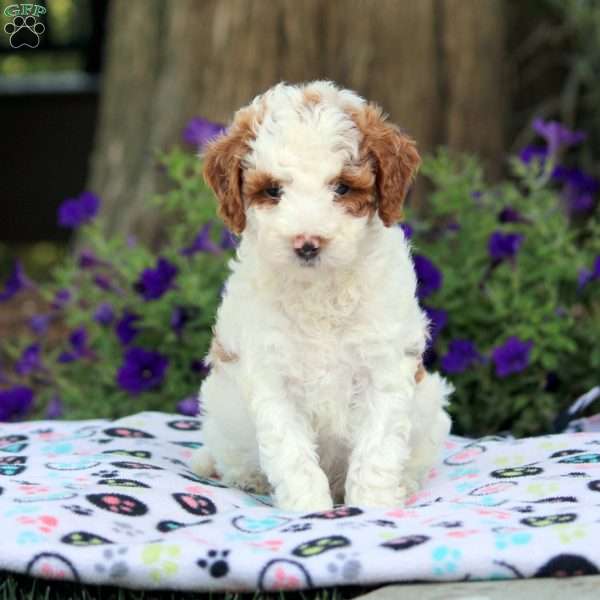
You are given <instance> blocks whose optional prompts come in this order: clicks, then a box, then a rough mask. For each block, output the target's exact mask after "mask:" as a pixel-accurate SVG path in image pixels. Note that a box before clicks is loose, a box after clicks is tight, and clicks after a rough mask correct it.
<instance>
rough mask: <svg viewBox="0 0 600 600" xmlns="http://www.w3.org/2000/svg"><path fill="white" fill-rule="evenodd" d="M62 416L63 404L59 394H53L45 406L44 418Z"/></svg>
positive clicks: (58, 417)
mask: <svg viewBox="0 0 600 600" xmlns="http://www.w3.org/2000/svg"><path fill="white" fill-rule="evenodd" d="M62 416H63V404H62V400H61V399H60V397H59V396H53V397H52V400H50V402H49V403H48V406H47V407H46V419H60V417H62Z"/></svg>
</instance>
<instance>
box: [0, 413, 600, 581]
mask: <svg viewBox="0 0 600 600" xmlns="http://www.w3.org/2000/svg"><path fill="white" fill-rule="evenodd" d="M201 440H202V431H201V420H198V419H190V418H184V417H181V416H176V415H166V414H160V413H141V414H138V415H133V416H130V417H127V418H124V419H120V420H118V421H114V422H109V421H99V420H96V421H84V422H68V421H62V422H61V421H47V422H27V423H16V424H2V425H0V531H1V538H0V570H6V571H13V572H18V573H29V574H31V575H35V576H39V577H46V578H57V579H68V580H76V581H81V582H87V583H100V584H111V585H117V586H126V587H134V588H143V589H153V588H168V589H173V590H175V589H180V590H252V589H269V590H272V589H283V588H285V589H302V588H310V587H321V586H332V585H346V584H354V585H376V584H382V583H385V582H392V581H414V580H426V581H433V580H464V579H490V578H515V577H535V576H547V575H572V574H592V573H598V567H599V566H600V542H599V541H598V540H600V433H569V434H562V435H554V436H544V437H539V438H529V439H523V440H503V439H498V438H494V439H492V438H490V439H484V440H475V441H473V440H466V439H461V438H451V439H450V440H449V441H448V443H447V447H446V449H445V454H444V461H443V464H442V463H440V465H439V466H438V467H437V468H436V469H435V470H434V471H433V472H432V473H431V476H430V479H429V482H428V484H427V486H426V488H425V489H424V490H423V491H422V492H421V493H419V494H418V495H417V496H415V497H413V498H411V499H410V502H409V505H408V506H407V507H404V508H394V509H390V510H367V509H364V510H363V509H360V508H358V507H341V508H338V509H335V510H333V511H331V512H328V513H315V514H299V513H290V512H284V511H280V510H276V509H273V508H272V507H271V506H269V500H268V498H265V497H258V496H253V495H251V494H247V493H244V492H241V491H239V490H234V489H228V488H226V487H223V486H222V485H221V484H220V483H219V482H218V481H215V480H203V479H199V478H198V477H196V476H195V475H194V474H193V473H192V472H191V471H190V470H189V467H188V462H189V459H190V455H191V453H192V450H193V448H194V447H197V446H199V445H200V444H201Z"/></svg>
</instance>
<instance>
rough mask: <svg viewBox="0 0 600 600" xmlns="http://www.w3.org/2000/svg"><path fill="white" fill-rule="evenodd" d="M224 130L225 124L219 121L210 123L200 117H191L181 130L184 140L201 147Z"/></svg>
mask: <svg viewBox="0 0 600 600" xmlns="http://www.w3.org/2000/svg"><path fill="white" fill-rule="evenodd" d="M224 131H225V126H224V125H221V124H219V123H212V122H211V121H208V120H207V119H203V118H202V117H195V118H193V119H191V120H190V121H189V122H188V124H187V125H186V126H185V129H184V130H183V140H184V142H186V143H188V144H190V145H192V146H197V147H199V148H201V147H202V146H204V145H205V144H207V143H208V142H209V141H210V140H211V139H212V138H214V137H217V136H218V135H220V134H221V133H223V132H224Z"/></svg>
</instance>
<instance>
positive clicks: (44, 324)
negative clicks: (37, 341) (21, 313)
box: [29, 315, 52, 335]
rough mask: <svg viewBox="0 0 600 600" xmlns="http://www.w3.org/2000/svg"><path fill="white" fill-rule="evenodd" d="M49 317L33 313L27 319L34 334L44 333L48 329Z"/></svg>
mask: <svg viewBox="0 0 600 600" xmlns="http://www.w3.org/2000/svg"><path fill="white" fill-rule="evenodd" d="M51 319H52V317H51V316H50V315H34V316H33V317H31V319H30V320H29V327H30V328H31V330H32V331H33V333H35V334H36V335H44V334H45V333H46V332H47V331H48V326H49V324H50V321H51Z"/></svg>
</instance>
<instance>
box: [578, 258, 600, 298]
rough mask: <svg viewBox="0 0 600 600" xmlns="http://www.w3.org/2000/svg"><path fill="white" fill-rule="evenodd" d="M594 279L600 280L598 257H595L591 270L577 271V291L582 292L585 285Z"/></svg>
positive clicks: (599, 260)
mask: <svg viewBox="0 0 600 600" xmlns="http://www.w3.org/2000/svg"><path fill="white" fill-rule="evenodd" d="M596 279H600V255H598V256H597V257H596V260H595V261H594V266H593V268H591V269H586V268H583V269H581V270H580V271H579V274H578V276H577V287H578V289H579V290H582V289H583V288H584V287H585V286H586V285H588V284H589V283H591V282H592V281H595V280H596Z"/></svg>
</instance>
